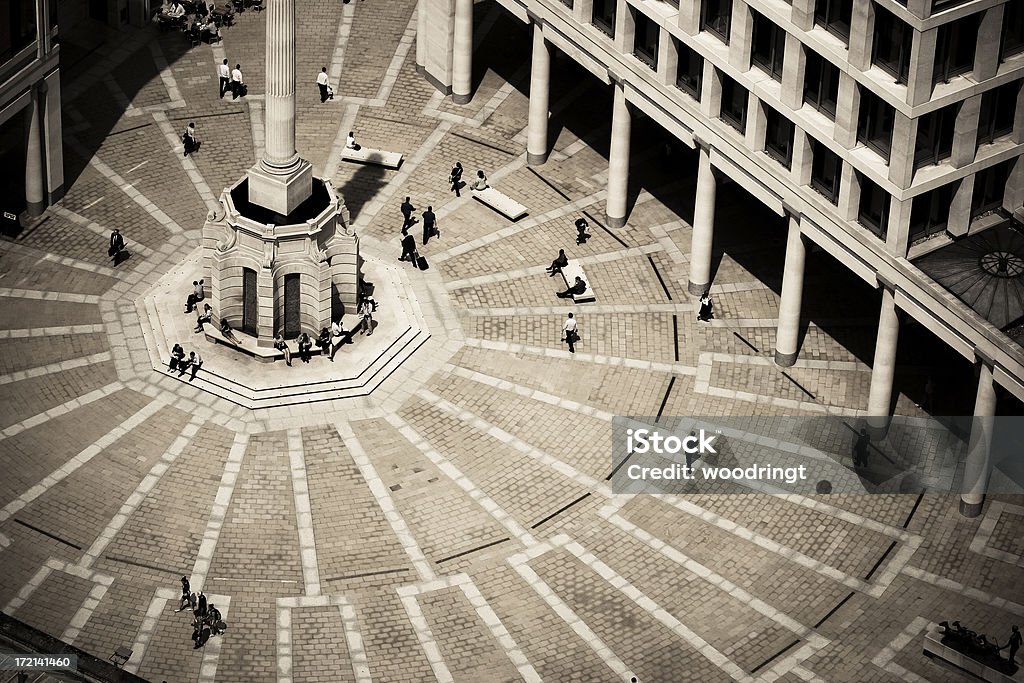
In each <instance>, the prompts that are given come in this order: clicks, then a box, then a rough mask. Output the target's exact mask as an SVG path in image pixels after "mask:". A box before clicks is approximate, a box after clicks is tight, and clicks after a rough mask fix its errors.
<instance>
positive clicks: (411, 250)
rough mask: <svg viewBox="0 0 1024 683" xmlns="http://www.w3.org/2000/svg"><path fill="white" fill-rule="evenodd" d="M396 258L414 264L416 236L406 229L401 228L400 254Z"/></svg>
mask: <svg viewBox="0 0 1024 683" xmlns="http://www.w3.org/2000/svg"><path fill="white" fill-rule="evenodd" d="M398 260H399V261H409V262H410V263H412V264H413V265H416V238H415V237H413V236H412V235H410V234H409V231H408V230H406V229H403V230H402V256H401V257H400V258H399V259H398Z"/></svg>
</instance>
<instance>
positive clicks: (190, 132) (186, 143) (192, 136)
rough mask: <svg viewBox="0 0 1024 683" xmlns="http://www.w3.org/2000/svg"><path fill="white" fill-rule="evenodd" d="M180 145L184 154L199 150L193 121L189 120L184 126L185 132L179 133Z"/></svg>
mask: <svg viewBox="0 0 1024 683" xmlns="http://www.w3.org/2000/svg"><path fill="white" fill-rule="evenodd" d="M181 145H182V148H183V150H184V152H185V154H184V156H188V155H189V154H192V153H193V152H198V151H199V137H198V136H197V135H196V124H195V123H194V122H192V121H189V124H188V125H187V126H186V127H185V132H184V133H182V134H181Z"/></svg>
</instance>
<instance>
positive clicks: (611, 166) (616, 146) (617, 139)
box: [605, 80, 633, 228]
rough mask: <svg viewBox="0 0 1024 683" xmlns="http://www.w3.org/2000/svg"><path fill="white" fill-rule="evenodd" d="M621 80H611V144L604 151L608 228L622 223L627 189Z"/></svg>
mask: <svg viewBox="0 0 1024 683" xmlns="http://www.w3.org/2000/svg"><path fill="white" fill-rule="evenodd" d="M623 85H624V84H623V82H622V81H621V80H617V81H615V83H613V85H612V87H613V88H614V89H615V93H614V97H613V99H612V141H611V147H610V149H609V151H608V200H607V202H606V204H605V206H606V209H605V220H606V222H607V223H608V226H609V227H611V228H621V227H622V226H623V225H625V224H626V192H627V191H628V189H629V139H630V136H631V135H632V131H633V121H632V115H631V114H630V112H629V104H628V103H627V102H626V91H625V89H624V87H623Z"/></svg>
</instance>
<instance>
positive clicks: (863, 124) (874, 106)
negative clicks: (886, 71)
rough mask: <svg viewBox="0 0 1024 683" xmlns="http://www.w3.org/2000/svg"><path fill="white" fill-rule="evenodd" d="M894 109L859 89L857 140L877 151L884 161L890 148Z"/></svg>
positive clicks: (871, 94) (880, 99)
mask: <svg viewBox="0 0 1024 683" xmlns="http://www.w3.org/2000/svg"><path fill="white" fill-rule="evenodd" d="M895 122H896V111H895V110H894V109H893V108H892V107H891V106H889V105H888V104H886V103H885V102H884V101H883V100H882V98H880V97H878V96H877V95H875V94H874V93H871V92H868V91H867V90H863V89H862V90H861V95H860V116H859V117H858V119H857V141H858V142H863V143H864V144H865V145H867V146H868V147H870V148H871V149H873V150H874V151H876V152H878V153H879V154H880V155H882V157H884V158H885V160H886V161H888V160H889V150H890V149H891V148H892V128H893V125H894V124H895Z"/></svg>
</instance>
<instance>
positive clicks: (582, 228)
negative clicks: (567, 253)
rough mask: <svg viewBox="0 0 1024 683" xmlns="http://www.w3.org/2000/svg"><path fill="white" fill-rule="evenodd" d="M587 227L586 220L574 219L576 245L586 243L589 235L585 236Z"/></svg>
mask: <svg viewBox="0 0 1024 683" xmlns="http://www.w3.org/2000/svg"><path fill="white" fill-rule="evenodd" d="M589 227H590V225H589V224H588V223H587V219H586V218H577V219H576V244H586V243H587V238H588V237H590V235H588V234H587V228H589Z"/></svg>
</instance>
